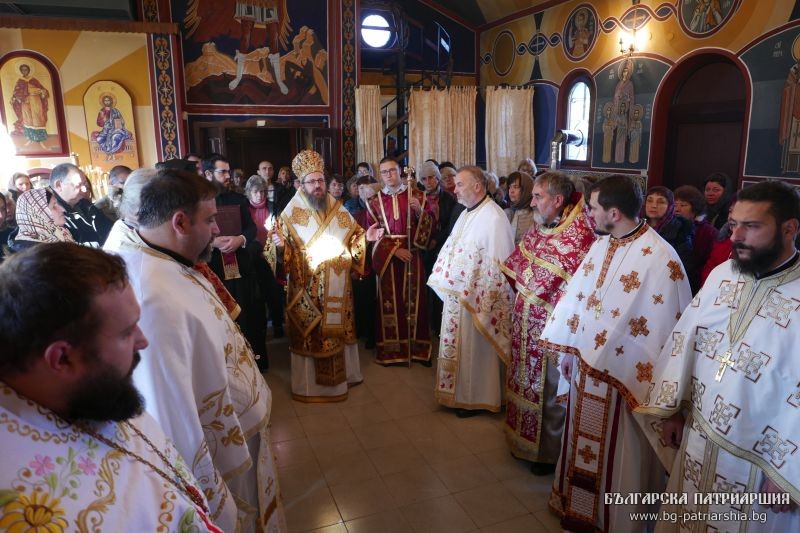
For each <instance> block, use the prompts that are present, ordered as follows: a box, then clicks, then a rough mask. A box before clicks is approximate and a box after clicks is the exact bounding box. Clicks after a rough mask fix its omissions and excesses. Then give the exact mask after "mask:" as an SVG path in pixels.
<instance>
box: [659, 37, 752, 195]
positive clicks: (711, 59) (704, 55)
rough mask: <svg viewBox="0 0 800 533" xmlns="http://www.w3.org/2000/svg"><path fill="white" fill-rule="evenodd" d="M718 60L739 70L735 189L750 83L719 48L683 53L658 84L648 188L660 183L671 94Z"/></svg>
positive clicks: (732, 58)
mask: <svg viewBox="0 0 800 533" xmlns="http://www.w3.org/2000/svg"><path fill="white" fill-rule="evenodd" d="M720 58H722V59H724V60H727V61H728V62H730V63H732V64H733V65H735V66H736V67H737V68H738V69H739V72H740V73H741V74H742V82H743V83H744V89H745V108H744V117H743V120H742V141H741V152H740V154H741V155H740V157H739V172H738V175H737V176H736V177H735V178H736V188H737V189H738V187H739V182H740V181H741V179H742V175H743V173H744V164H745V150H746V148H747V133H748V131H749V126H750V108H751V105H752V98H753V95H752V80H751V79H750V72H749V71H748V70H747V67H746V66H745V64H744V63H742V61H741V60H740V59H739V58H738V57H737V56H735V55H734V54H732V53H731V52H729V51H727V50H723V49H721V48H702V49H699V50H695V51H693V52H691V53H689V54H687V55H686V56H684V57H683V58H681V59H680V60H679V61H678V62H677V63H675V65H673V67H672V68H671V69H669V71H668V72H667V75H666V76H664V79H663V80H662V81H661V84H660V85H659V87H658V91H657V92H656V97H655V102H654V104H653V124H652V126H651V130H650V131H651V135H650V160H649V163H648V165H647V168H648V178H647V183H648V185H663V183H664V170H665V169H664V165H665V160H666V156H667V147H668V142H669V140H670V139H669V135H670V131H669V128H670V119H669V117H670V109H671V108H672V105H673V103H674V101H675V95H676V94H677V92H678V91H679V90H680V88H681V87H682V86H683V83H684V82H685V81H686V80H687V79H688V78H689V76H691V75H692V74H693V73H694V72H695V71H697V70H698V69H699V68H702V67H704V66H706V65H709V64H711V63H716V62H719V60H720Z"/></svg>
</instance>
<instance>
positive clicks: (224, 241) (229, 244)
mask: <svg viewBox="0 0 800 533" xmlns="http://www.w3.org/2000/svg"><path fill="white" fill-rule="evenodd" d="M211 245H212V246H213V247H214V248H217V249H219V251H220V252H222V253H223V254H230V253H233V252H235V251H236V250H238V249H239V248H241V247H242V246H243V245H244V237H242V236H241V235H234V236H219V237H215V238H214V240H213V241H212V243H211Z"/></svg>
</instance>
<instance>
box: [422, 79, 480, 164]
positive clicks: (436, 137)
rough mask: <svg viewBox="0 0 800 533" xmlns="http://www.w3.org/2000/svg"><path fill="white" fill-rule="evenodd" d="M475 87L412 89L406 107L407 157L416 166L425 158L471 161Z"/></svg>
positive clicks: (474, 132) (473, 145)
mask: <svg viewBox="0 0 800 533" xmlns="http://www.w3.org/2000/svg"><path fill="white" fill-rule="evenodd" d="M476 96H477V90H476V88H475V87H450V88H449V89H443V90H440V89H431V90H423V89H415V90H413V91H412V92H411V99H410V102H409V110H408V129H409V140H408V160H409V164H410V165H411V166H412V167H415V168H419V167H420V165H422V163H423V162H424V161H425V160H426V159H436V160H437V161H439V162H442V161H450V162H452V163H453V164H454V165H455V166H456V167H460V166H463V165H474V164H475V158H476V150H475V141H476V138H475V137H476V131H477V129H476V124H475V97H476Z"/></svg>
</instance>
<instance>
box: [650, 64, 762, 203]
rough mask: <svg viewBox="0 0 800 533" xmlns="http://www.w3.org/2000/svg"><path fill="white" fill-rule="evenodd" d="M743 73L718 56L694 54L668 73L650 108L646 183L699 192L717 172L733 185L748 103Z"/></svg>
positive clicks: (741, 159)
mask: <svg viewBox="0 0 800 533" xmlns="http://www.w3.org/2000/svg"><path fill="white" fill-rule="evenodd" d="M746 75H747V73H746V70H745V68H744V66H743V65H742V64H741V63H740V62H739V61H738V59H736V58H735V57H734V56H732V55H728V54H726V53H722V52H712V53H709V52H703V53H698V54H696V55H694V56H691V57H689V58H687V59H685V60H684V61H683V62H681V63H680V64H678V65H676V66H675V67H673V69H671V70H670V72H669V73H668V74H667V77H666V78H665V79H664V82H663V85H662V89H661V91H660V93H659V95H658V97H657V100H656V105H655V110H654V111H655V112H654V117H657V118H656V123H655V124H654V128H653V142H652V143H651V149H652V156H651V160H650V169H649V170H650V171H649V175H650V180H649V182H650V184H653V185H655V184H662V185H665V186H667V187H669V188H670V189H674V188H676V187H679V186H681V185H694V186H696V187H698V188H702V183H703V181H704V179H705V177H706V176H708V175H709V174H711V173H712V172H718V171H721V172H725V173H726V174H728V175H729V176H731V179H733V180H734V181H735V182H736V183H737V184H738V180H739V179H740V178H741V169H742V165H743V163H744V141H745V139H746V129H745V128H746V123H747V119H748V117H747V109H748V106H749V105H750V102H749V100H750V94H749V86H748V84H747V83H746V81H745V80H746V78H745V76H746Z"/></svg>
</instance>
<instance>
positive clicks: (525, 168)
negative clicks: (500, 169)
mask: <svg viewBox="0 0 800 533" xmlns="http://www.w3.org/2000/svg"><path fill="white" fill-rule="evenodd" d="M517 170H518V171H519V172H525V173H527V174H528V176H530V177H531V178H535V177H536V173H537V172H539V169H537V168H536V163H534V162H533V159H530V158H526V159H523V160H522V161H520V162H519V165H517Z"/></svg>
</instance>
